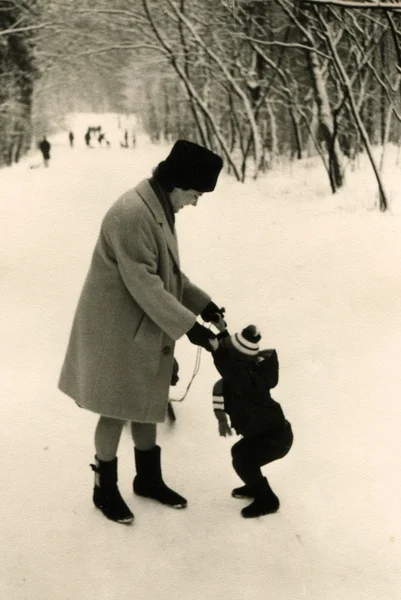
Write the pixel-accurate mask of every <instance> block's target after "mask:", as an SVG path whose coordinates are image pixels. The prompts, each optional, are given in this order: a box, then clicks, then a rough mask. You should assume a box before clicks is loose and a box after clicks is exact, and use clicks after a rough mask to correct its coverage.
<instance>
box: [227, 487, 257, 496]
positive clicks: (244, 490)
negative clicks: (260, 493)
mask: <svg viewBox="0 0 401 600" xmlns="http://www.w3.org/2000/svg"><path fill="white" fill-rule="evenodd" d="M231 496H232V497H233V498H254V497H255V492H254V491H253V489H252V488H251V486H250V485H243V486H241V487H237V488H234V489H233V491H232V492H231Z"/></svg>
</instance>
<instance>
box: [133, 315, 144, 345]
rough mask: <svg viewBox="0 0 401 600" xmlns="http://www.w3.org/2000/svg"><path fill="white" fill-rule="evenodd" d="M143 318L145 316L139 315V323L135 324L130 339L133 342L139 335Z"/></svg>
mask: <svg viewBox="0 0 401 600" xmlns="http://www.w3.org/2000/svg"><path fill="white" fill-rule="evenodd" d="M144 318H145V314H143V315H141V317H140V319H139V321H138V322H137V323H136V325H135V327H134V331H133V333H132V339H133V340H134V339H135V338H136V337H138V334H139V330H140V329H141V326H142V324H143V320H144Z"/></svg>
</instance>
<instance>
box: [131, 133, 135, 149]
mask: <svg viewBox="0 0 401 600" xmlns="http://www.w3.org/2000/svg"><path fill="white" fill-rule="evenodd" d="M131 139H132V147H133V148H136V134H135V130H133V131H132V137H131Z"/></svg>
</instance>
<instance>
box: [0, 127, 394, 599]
mask: <svg viewBox="0 0 401 600" xmlns="http://www.w3.org/2000/svg"><path fill="white" fill-rule="evenodd" d="M103 119H105V118H104V117H103ZM89 124H91V125H92V124H93V125H96V124H97V123H92V122H86V121H85V119H84V118H83V117H81V125H82V126H83V127H84V126H86V125H89ZM75 125H77V123H75ZM106 125H107V126H108V129H109V130H111V129H112V128H113V127H114V134H115V136H116V137H115V139H117V137H118V135H117V134H118V131H117V130H116V128H115V120H113V118H112V117H107V118H106V119H105V125H104V126H106ZM72 127H74V122H72ZM77 140H78V138H77ZM51 141H52V142H53V148H52V158H51V165H50V168H49V169H44V168H36V169H30V168H29V166H30V165H32V164H34V165H36V164H39V163H40V159H39V157H38V155H33V156H30V157H29V158H27V159H26V160H24V161H23V162H22V163H21V164H20V165H17V166H14V167H12V168H9V169H4V170H2V171H1V172H0V196H1V201H0V222H1V226H2V234H1V237H0V244H1V246H0V278H1V296H0V328H1V329H0V339H1V344H2V346H1V364H2V368H1V376H0V392H1V402H0V424H1V436H0V452H1V482H2V486H1V487H2V490H1V495H0V503H1V504H0V506H1V513H0V514H1V524H0V539H1V560H0V597H1V598H4V599H7V600H33V599H34V600H39V599H40V600H54V599H55V598H57V600H76V599H79V600H111V599H113V600H114V599H116V600H133V599H135V600H140V599H142V598H143V599H145V598H146V599H147V600H170V599H172V600H173V599H174V600H204V599H205V598H210V600H215V599H219V600H220V599H224V598H229V599H230V600H255V599H257V600H259V599H262V598H263V599H265V598H274V599H277V600H295V599H297V598H299V599H304V598H306V599H310V600H338V599H341V600H378V599H383V600H399V599H400V598H401V569H400V565H401V552H400V547H401V519H400V506H401V484H400V473H401V470H400V462H401V458H400V455H401V452H400V449H401V448H400V439H401V438H400V431H401V416H400V414H401V411H400V408H399V401H400V400H399V390H400V387H401V369H400V367H399V360H400V356H401V335H400V334H401V302H400V297H401V277H400V267H399V265H400V258H399V257H400V256H401V235H400V233H401V232H400V229H401V210H400V207H401V191H400V186H399V181H400V170H401V165H397V163H396V150H394V151H393V152H390V153H389V155H388V156H387V157H386V164H385V167H386V170H387V173H386V183H387V186H388V189H389V196H390V198H391V202H392V209H391V211H390V212H388V213H386V214H382V213H380V212H378V211H377V210H376V209H373V208H372V207H373V205H374V202H375V189H376V188H375V184H374V181H373V178H372V175H371V173H370V170H369V169H368V168H365V167H364V166H363V161H362V164H361V169H360V170H357V171H354V172H352V171H349V173H348V178H349V186H348V188H347V189H345V190H344V191H342V192H341V194H338V195H337V196H332V195H331V194H330V190H329V188H328V181H327V175H326V174H325V173H324V171H323V167H322V166H321V164H320V162H319V161H315V160H309V161H303V162H302V163H301V164H293V165H292V166H290V165H282V166H281V167H280V168H279V169H278V170H277V171H275V172H272V173H268V174H266V176H265V177H263V178H261V179H260V180H259V181H257V182H254V181H248V182H247V183H246V184H245V185H242V184H238V183H236V182H235V181H234V180H232V179H230V178H229V177H227V176H223V177H221V180H220V183H219V185H218V187H217V189H216V191H215V192H214V193H213V194H209V195H205V196H203V197H202V199H201V201H200V202H199V204H198V206H197V207H196V208H192V207H189V208H187V209H185V210H184V211H181V212H180V214H179V215H178V217H177V226H178V233H179V239H180V252H181V262H182V266H183V270H184V271H185V272H186V273H187V274H188V275H189V276H190V278H191V279H193V281H194V282H196V283H197V284H198V285H200V286H201V287H204V288H205V289H206V290H207V291H208V292H209V293H210V294H211V295H212V297H213V299H214V300H215V301H216V302H217V303H219V304H222V305H224V306H225V307H226V309H227V319H228V323H229V328H230V330H231V331H235V330H238V329H240V328H242V327H244V326H245V325H247V324H249V323H252V322H254V323H256V324H258V325H259V327H260V329H261V330H262V333H263V345H264V347H275V348H277V350H278V353H279V358H280V366H281V371H280V374H281V380H280V384H279V386H278V387H277V388H276V390H275V393H274V397H275V398H276V399H277V400H278V401H279V402H280V403H281V404H282V406H283V409H284V411H285V413H286V416H287V417H288V419H289V420H290V421H291V423H292V425H293V430H294V435H295V441H294V446H293V448H292V450H291V452H290V453H289V454H288V456H287V457H286V458H284V459H283V460H282V461H278V462H276V463H274V464H272V465H270V466H268V467H265V468H264V472H265V474H266V475H267V476H268V477H269V480H270V482H271V485H272V487H273V489H274V490H275V491H276V492H277V495H278V496H279V497H280V500H281V509H280V511H279V512H278V513H277V514H275V515H269V516H266V517H263V518H260V519H255V520H250V521H249V520H245V519H242V517H241V516H240V509H241V507H242V506H243V505H244V503H245V502H244V501H241V500H235V499H233V498H231V496H230V492H231V489H232V487H234V486H235V485H237V484H238V480H237V478H236V476H235V474H234V472H233V470H232V468H231V464H230V445H231V444H232V443H233V441H234V438H231V439H229V438H227V439H225V438H220V437H219V436H218V433H217V423H216V422H215V419H214V415H213V412H212V407H211V388H212V385H213V383H214V381H215V380H216V379H217V373H216V371H215V369H214V367H213V365H212V361H211V358H210V356H209V355H207V354H206V353H205V352H202V359H201V368H200V371H199V373H198V375H197V377H196V378H195V380H194V382H193V385H192V387H191V388H190V391H189V393H188V395H187V397H186V399H185V400H184V401H183V402H182V403H181V404H178V403H177V404H175V408H176V413H177V421H176V423H175V424H174V425H171V424H169V423H168V422H166V424H164V425H163V426H161V427H160V428H159V442H160V444H161V446H162V448H163V465H164V473H165V479H166V481H167V483H169V484H170V485H171V486H172V487H175V488H176V489H177V491H179V492H182V493H183V494H184V495H185V496H186V497H187V498H188V500H189V505H188V508H187V509H186V510H185V511H174V510H171V509H168V508H165V507H162V506H159V505H157V504H155V503H152V501H149V500H146V499H140V498H137V497H134V496H133V494H132V489H131V484H132V478H133V475H134V457H133V450H132V443H131V440H130V438H129V432H128V429H127V431H125V432H124V436H123V438H122V441H121V448H120V452H119V463H120V475H119V481H120V489H121V492H122V494H123V496H124V497H125V499H126V500H127V501H128V503H129V505H130V506H131V508H132V509H133V511H134V513H135V517H136V518H135V522H134V524H133V525H132V526H130V527H126V526H122V525H118V524H114V523H112V522H109V521H107V520H106V519H105V518H104V517H103V516H102V515H101V513H100V512H99V511H97V510H96V509H95V508H94V506H93V505H92V501H91V494H92V487H93V476H92V475H93V474H92V471H91V470H90V468H89V463H90V462H91V461H92V460H93V452H94V449H93V433H94V427H95V424H96V415H94V414H91V413H89V412H87V411H84V410H79V409H78V408H77V407H76V406H75V404H74V403H73V402H72V401H71V400H70V399H69V398H67V397H66V396H64V395H63V394H61V392H59V391H58V390H57V379H58V374H59V370H60V366H61V363H62V360H63V356H64V352H65V347H66V343H67V339H68V335H69V330H70V326H71V321H72V317H73V312H74V310H75V305H76V302H77V299H78V295H79V292H80V289H81V286H82V283H83V279H84V277H85V275H86V272H87V268H88V264H89V260H90V256H91V253H92V249H93V245H94V242H95V240H96V236H97V233H98V230H99V225H100V221H101V219H102V217H103V215H104V213H105V211H106V210H107V208H108V207H109V206H110V204H111V203H112V202H114V200H115V199H116V198H117V196H118V195H119V194H120V193H122V192H123V191H125V190H126V189H127V188H129V187H132V186H134V185H135V184H136V183H137V182H138V181H139V180H140V179H142V178H143V177H146V176H148V175H149V174H150V172H151V169H152V167H153V166H154V165H155V164H157V162H158V161H159V160H161V159H163V158H164V157H165V155H166V154H167V152H168V150H169V147H168V146H163V145H160V146H152V145H150V143H149V142H148V141H147V140H146V138H144V137H139V138H138V145H137V148H136V149H121V148H119V146H118V144H112V146H111V147H110V148H109V149H107V150H106V149H105V148H104V149H102V148H96V147H94V148H93V149H87V148H85V147H84V143H83V140H81V137H80V138H79V140H78V141H77V143H76V147H75V148H74V149H70V148H69V147H68V143H67V142H68V140H67V134H66V133H63V134H62V135H59V136H57V137H55V138H54V139H53V140H51ZM177 358H178V360H179V363H180V376H181V380H180V382H179V385H178V386H177V389H173V395H174V396H175V397H179V396H181V395H182V394H183V393H184V391H185V389H186V385H187V383H188V381H189V380H190V377H191V375H192V372H193V369H194V365H195V359H196V348H195V347H194V346H192V345H191V344H190V343H189V342H188V341H187V340H186V339H183V340H180V341H179V343H178V346H177Z"/></svg>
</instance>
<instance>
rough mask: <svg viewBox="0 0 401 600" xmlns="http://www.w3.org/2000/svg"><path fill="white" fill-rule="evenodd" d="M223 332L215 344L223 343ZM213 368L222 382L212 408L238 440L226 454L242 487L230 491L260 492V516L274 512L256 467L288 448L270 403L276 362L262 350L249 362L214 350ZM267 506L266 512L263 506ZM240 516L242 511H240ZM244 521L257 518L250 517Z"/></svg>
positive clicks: (289, 437) (287, 430)
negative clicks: (227, 422) (227, 421)
mask: <svg viewBox="0 0 401 600" xmlns="http://www.w3.org/2000/svg"><path fill="white" fill-rule="evenodd" d="M227 336H228V333H227V332H226V331H225V332H223V333H221V334H219V335H218V339H220V340H221V339H223V338H224V337H227ZM212 355H213V360H214V364H215V366H216V368H217V370H218V371H219V373H220V375H221V376H222V379H220V380H219V381H217V382H216V383H215V385H214V387H213V408H214V411H215V414H216V417H217V418H218V419H219V420H220V418H221V417H222V414H223V413H222V411H224V413H227V414H228V416H229V417H230V421H231V426H232V427H233V428H234V429H235V431H236V432H237V433H238V434H240V435H241V436H242V438H241V440H239V441H238V442H237V443H236V444H234V446H233V447H232V449H231V455H232V464H233V467H234V469H235V471H236V473H237V474H238V475H239V477H240V478H241V479H242V480H243V482H244V483H245V486H244V487H243V488H239V489H238V490H234V492H236V491H237V492H238V494H236V493H233V495H238V496H240V495H242V496H246V497H255V496H257V492H258V490H259V491H260V490H262V491H264V496H265V499H266V498H267V497H269V498H270V501H269V502H265V503H264V504H265V509H264V510H263V511H262V512H261V513H260V514H266V512H274V511H275V510H277V509H278V506H279V502H278V498H277V496H275V494H274V493H273V492H272V490H271V488H270V486H269V485H268V482H267V480H266V479H265V478H264V477H263V474H262V472H261V467H262V466H263V465H266V464H268V463H270V462H272V461H274V460H278V459H279V458H283V457H284V456H285V455H286V454H287V453H288V452H289V450H290V448H291V446H292V443H293V434H292V429H291V425H290V423H289V422H288V421H287V420H286V419H285V417H284V413H283V411H282V408H281V406H280V404H279V403H278V402H276V401H275V400H273V398H272V397H271V395H270V389H271V388H274V387H275V386H276V385H277V383H278V371H279V365H278V358H277V353H276V351H275V350H262V351H260V352H258V353H257V355H256V356H255V357H251V358H250V357H249V356H245V357H241V355H240V354H239V353H233V352H231V351H230V349H228V348H226V347H224V345H222V344H220V345H219V347H218V348H217V350H215V351H214V352H213V353H212ZM267 505H269V506H267ZM244 510H245V509H244ZM243 515H244V516H259V515H255V514H251V515H247V514H244V512H243Z"/></svg>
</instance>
